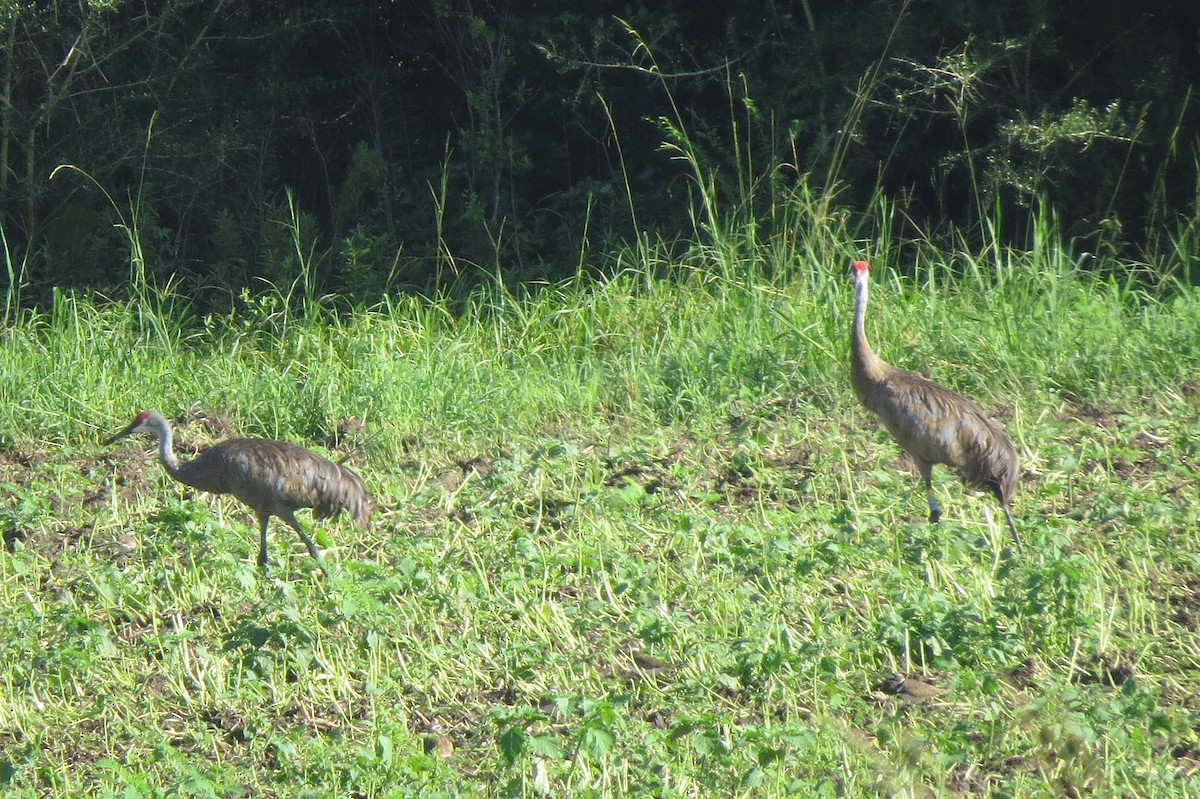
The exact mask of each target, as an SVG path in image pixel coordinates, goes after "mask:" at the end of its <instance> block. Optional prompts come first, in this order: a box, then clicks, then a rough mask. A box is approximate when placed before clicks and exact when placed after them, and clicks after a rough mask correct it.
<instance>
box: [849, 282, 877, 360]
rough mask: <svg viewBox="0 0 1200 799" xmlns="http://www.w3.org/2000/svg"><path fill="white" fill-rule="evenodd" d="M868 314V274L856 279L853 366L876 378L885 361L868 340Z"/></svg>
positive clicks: (851, 338)
mask: <svg viewBox="0 0 1200 799" xmlns="http://www.w3.org/2000/svg"><path fill="white" fill-rule="evenodd" d="M866 315H867V276H866V275H857V276H855V279H854V322H853V324H852V325H851V327H850V362H851V366H852V367H853V368H854V369H855V370H858V371H860V372H861V373H862V374H864V375H865V376H868V377H871V378H874V377H876V376H878V374H879V372H880V371H881V370H882V369H883V368H884V365H883V361H881V360H880V359H879V356H878V355H876V354H875V351H874V350H872V349H871V345H870V343H868V341H867V333H866V330H865V324H864V320H865V319H866Z"/></svg>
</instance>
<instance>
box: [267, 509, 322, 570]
mask: <svg viewBox="0 0 1200 799" xmlns="http://www.w3.org/2000/svg"><path fill="white" fill-rule="evenodd" d="M279 518H281V519H283V520H284V521H285V522H287V523H288V524H289V525H290V526H291V528H292V529H293V530H295V531H296V533H297V534H298V535H299V536H300V540H301V541H303V542H304V546H306V547H308V554H310V555H312V556H313V560H315V561H316V562H317V565H318V566H320V567H321V572H322V573H323V574H324V575H325V576H326V577H328V576H329V570H328V569H326V568H325V561H323V560H321V553H319V552H317V545H316V544H314V543H313V540H312V539H311V538H309V537H308V533H306V532H304V529H303V528H301V527H300V522H298V521H296V514H294V513H289V514H288V515H287V516H280V517H279Z"/></svg>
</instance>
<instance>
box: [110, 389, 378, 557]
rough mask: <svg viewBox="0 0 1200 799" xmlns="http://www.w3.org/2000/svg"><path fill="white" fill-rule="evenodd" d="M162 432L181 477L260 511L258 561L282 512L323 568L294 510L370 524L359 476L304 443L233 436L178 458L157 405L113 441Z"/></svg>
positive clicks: (163, 455)
mask: <svg viewBox="0 0 1200 799" xmlns="http://www.w3.org/2000/svg"><path fill="white" fill-rule="evenodd" d="M142 432H145V433H152V434H154V435H156V436H157V437H158V441H159V458H160V460H161V461H162V464H163V466H164V467H165V468H166V470H167V472H168V473H169V474H170V475H171V476H172V477H174V478H175V479H176V480H178V481H179V482H181V483H185V484H187V485H190V486H192V487H193V488H198V489H200V490H201V491H207V492H209V493H210V494H232V495H233V496H235V497H237V498H238V499H239V500H241V501H242V502H244V503H246V504H247V505H249V506H250V507H251V508H253V509H254V510H255V512H256V513H257V514H258V522H259V533H260V543H259V554H258V565H259V566H262V567H265V566H266V565H267V523H268V522H269V521H270V519H271V517H272V516H278V517H279V518H280V519H282V520H283V521H284V522H286V523H287V524H288V526H290V527H291V528H292V529H293V530H295V531H296V532H297V533H298V534H299V535H300V538H301V540H302V541H304V544H305V546H306V547H308V551H309V553H311V554H312V556H313V557H314V558H315V559H316V561H317V564H318V565H320V566H321V569H322V570H324V568H325V566H324V564H323V563H322V562H321V557H320V555H319V554H318V553H317V548H316V546H315V545H314V544H313V542H312V539H311V538H309V536H308V534H307V533H305V532H304V530H303V529H302V528H301V527H300V524H299V522H297V521H296V515H295V513H296V511H297V510H298V509H300V508H312V511H313V518H314V519H318V520H320V519H328V518H330V517H333V516H336V515H337V514H338V513H341V512H342V511H346V512H347V513H348V514H349V515H350V516H351V517H353V518H354V519H355V521H357V522H358V523H359V524H360V525H362V526H363V527H367V526H369V524H370V519H371V497H370V494H369V493H368V492H367V487H366V485H365V484H364V483H363V480H362V478H361V477H359V476H358V475H357V474H355V473H354V472H352V471H350V470H349V469H347V468H346V467H344V466H339V465H338V464H336V463H334V462H332V461H330V460H328V459H326V458H322V457H321V456H320V455H317V454H316V453H314V452H309V451H308V450H306V449H304V448H303V447H298V446H296V445H295V444H288V443H286V442H284V441H272V440H270V439H265V438H232V439H228V440H226V441H222V442H220V443H219V444H215V445H213V446H212V447H209V448H208V449H207V450H205V451H204V452H203V453H201V454H200V455H198V456H196V457H195V458H193V459H192V460H190V461H187V462H186V463H180V462H179V460H178V458H176V456H175V451H174V446H173V444H172V431H171V425H170V423H169V422H167V420H166V419H165V418H163V417H162V416H161V415H160V414H158V413H155V412H154V411H143V412H142V413H140V414H139V415H138V417H137V418H136V419H134V420H133V423H132V424H130V425H129V427H127V428H125V429H124V430H123V431H121V432H120V433H118V434H117V435H115V436H113V437H112V438H110V439H109V440H108V441H107V442H105V443H107V444H111V443H112V442H114V441H116V440H117V439H119V438H122V437H124V436H127V435H130V434H132V433H142Z"/></svg>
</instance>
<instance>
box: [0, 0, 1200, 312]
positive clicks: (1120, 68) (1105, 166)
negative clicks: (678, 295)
mask: <svg viewBox="0 0 1200 799" xmlns="http://www.w3.org/2000/svg"><path fill="white" fill-rule="evenodd" d="M1198 81H1200V3H1196V2H1195V0H1159V1H1158V2H1155V1H1154V0H1150V1H1149V2H1147V1H1146V0H1141V1H1140V2H1137V3H1134V2H1116V1H1115V0H1107V1H1106V0H1088V1H1087V2H1083V1H1082V0H1063V1H1060V0H998V1H995V2H969V1H968V0H927V1H925V2H921V1H920V0H911V1H910V2H898V1H897V0H838V2H821V0H798V1H796V2H788V1H787V0H777V2H754V3H750V2H712V1H711V0H687V1H686V2H684V0H658V1H657V2H653V3H649V2H635V1H634V0H628V1H627V2H609V1H608V0H576V1H572V2H553V1H552V0H541V1H538V0H403V1H401V2H380V1H378V0H377V1H375V2H341V0H339V1H338V2H329V1H327V0H306V1H303V2H288V3H280V2H263V1H261V0H260V1H257V2H256V1H255V0H248V1H245V2H212V1H211V0H204V1H203V2H201V1H200V0H166V1H165V2H163V1H160V0H142V1H141V2H133V0H95V1H94V2H80V0H65V1H64V2H20V1H19V0H17V1H14V0H0V110H2V115H0V230H2V232H3V234H4V246H5V248H6V250H5V252H6V256H5V262H6V265H7V271H8V275H7V280H8V281H9V285H10V288H11V287H12V286H13V284H14V283H18V284H20V293H21V297H22V298H23V299H24V300H25V301H27V302H38V301H39V299H40V298H44V297H45V296H47V293H48V291H49V289H50V288H51V287H56V286H57V287H86V288H93V289H97V290H100V291H103V292H107V293H112V294H120V293H121V291H122V286H124V285H126V284H127V283H128V281H130V279H131V277H133V278H135V279H140V277H141V276H142V275H144V276H145V278H146V279H148V280H150V281H153V282H157V283H163V282H166V281H168V280H174V281H176V284H177V285H179V286H181V287H182V288H183V289H184V290H186V291H188V292H194V293H195V295H196V296H197V297H201V298H204V297H208V298H210V299H216V298H217V297H220V296H228V295H229V294H236V293H238V292H239V291H241V290H242V289H243V288H245V287H250V288H251V289H253V288H254V287H255V286H261V285H263V283H262V282H261V281H263V280H266V281H270V282H272V283H273V284H275V285H279V284H280V283H284V282H287V281H289V280H293V279H294V277H295V275H296V273H297V270H298V269H300V268H301V265H302V264H307V265H308V267H309V268H310V269H311V274H310V277H311V279H313V280H315V281H317V282H318V283H319V289H320V290H321V291H329V292H337V293H340V294H345V295H348V296H351V297H357V298H361V299H363V300H366V301H371V300H372V299H373V298H377V297H378V296H379V294H380V293H381V292H383V291H388V290H392V291H396V290H415V291H436V290H439V289H445V288H446V287H447V286H448V285H450V284H451V283H452V282H456V283H461V282H462V281H470V280H471V279H472V275H477V276H480V275H483V274H493V273H495V272H496V271H497V270H501V271H502V272H503V274H504V276H505V278H506V279H508V280H516V281H531V280H541V279H556V278H561V277H564V276H569V275H571V274H574V273H575V272H576V271H577V270H578V269H579V268H580V267H581V265H586V266H587V268H599V269H603V268H605V264H604V263H603V256H602V253H604V252H607V251H611V245H612V244H613V243H615V242H622V241H630V240H637V239H638V238H639V237H644V238H646V239H648V240H654V241H658V242H668V243H669V242H678V243H679V245H680V246H687V242H688V241H689V240H694V239H695V237H696V235H697V233H698V232H701V233H702V232H703V231H704V229H705V226H706V225H713V224H717V220H714V219H711V218H706V217H705V209H704V208H703V207H702V204H701V203H699V202H698V200H697V191H696V189H697V185H698V182H697V172H696V170H695V169H693V165H694V164H699V165H700V166H701V167H702V170H703V174H705V175H709V176H711V177H712V185H711V187H710V188H711V190H712V193H713V199H715V203H716V206H717V207H737V208H739V209H740V210H739V213H740V214H741V215H740V217H739V219H742V220H747V219H748V220H749V224H752V225H754V226H755V227H756V228H758V229H759V230H760V232H763V233H767V234H770V233H773V232H777V231H772V230H771V226H772V225H773V224H779V222H778V220H780V219H782V218H784V217H782V216H780V215H779V214H778V213H777V209H776V208H775V207H774V206H775V204H776V203H778V202H786V198H787V196H788V192H789V191H791V190H794V189H795V188H796V187H798V186H805V187H809V188H813V187H815V188H816V190H818V191H819V192H822V193H823V194H824V196H826V197H828V198H831V199H832V200H833V201H834V202H835V203H836V204H837V205H838V206H839V207H842V208H845V209H848V210H849V212H853V209H862V208H866V207H867V206H868V205H869V204H870V203H871V202H872V200H873V199H877V198H880V197H882V198H885V199H886V201H887V202H889V203H892V204H894V207H895V208H896V209H897V210H898V214H897V218H898V219H900V220H902V222H901V223H900V229H898V230H895V231H892V233H893V234H894V235H896V236H898V237H901V238H904V237H911V238H924V239H934V240H936V239H938V238H939V237H944V236H954V237H958V238H957V240H959V241H964V240H965V241H968V242H969V241H971V240H972V239H976V238H981V237H987V236H990V237H994V239H995V240H999V241H1003V242H1005V243H1008V244H1012V245H1014V246H1018V247H1020V246H1023V245H1024V244H1025V240H1026V239H1027V238H1028V237H1029V236H1030V235H1031V234H1030V231H1031V229H1032V227H1031V219H1033V218H1034V217H1035V216H1037V215H1038V214H1042V215H1045V214H1046V213H1047V209H1052V211H1053V215H1054V219H1055V220H1056V224H1057V225H1058V226H1059V228H1060V230H1061V232H1062V233H1063V235H1064V240H1066V241H1070V242H1072V243H1073V244H1074V246H1078V247H1080V248H1081V249H1087V248H1093V249H1095V248H1098V247H1110V248H1115V249H1118V250H1120V251H1121V253H1122V255H1123V256H1124V257H1128V258H1132V259H1145V260H1147V261H1153V259H1154V257H1155V254H1156V253H1157V252H1159V250H1160V248H1161V247H1162V246H1163V241H1162V238H1163V237H1164V236H1166V237H1168V238H1172V240H1173V241H1174V242H1175V244H1176V245H1177V244H1178V237H1179V236H1180V235H1183V234H1181V233H1180V231H1181V230H1183V231H1185V232H1186V229H1187V225H1189V224H1190V223H1189V222H1188V220H1192V219H1194V218H1195V217H1196V199H1197V156H1198V154H1197V150H1196V143H1197V134H1196V131H1197V117H1198V108H1197V99H1196V97H1195V96H1194V93H1195V87H1196V85H1197V82H1198ZM664 143H665V144H666V145H667V146H665V147H664ZM681 143H683V144H686V147H687V148H688V149H689V151H690V152H692V154H693V161H692V162H688V161H686V160H684V159H680V158H678V157H675V156H677V155H678V152H677V151H674V150H673V149H672V147H671V145H681ZM60 165H70V166H71V167H72V168H70V169H66V170H63V169H59V170H57V171H56V167H59V166H60ZM709 211H711V207H710V208H709ZM709 216H711V213H710V214H709ZM1181 220H1182V221H1181ZM131 239H132V240H133V241H135V242H136V244H137V246H136V247H131ZM1169 243H1170V242H1168V244H1169ZM131 263H132V264H133V266H132V267H131ZM10 293H11V291H10Z"/></svg>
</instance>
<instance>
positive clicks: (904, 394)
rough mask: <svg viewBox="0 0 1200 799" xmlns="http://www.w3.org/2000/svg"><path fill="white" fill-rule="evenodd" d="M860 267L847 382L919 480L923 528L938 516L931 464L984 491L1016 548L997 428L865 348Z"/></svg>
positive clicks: (855, 269)
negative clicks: (925, 510)
mask: <svg viewBox="0 0 1200 799" xmlns="http://www.w3.org/2000/svg"><path fill="white" fill-rule="evenodd" d="M868 268H869V267H868V266H867V262H866V261H855V262H854V264H853V265H852V267H851V271H852V273H853V280H854V324H853V327H852V328H851V331H850V381H851V382H852V383H853V384H854V393H855V394H856V395H857V396H858V400H859V402H861V403H862V404H863V405H864V406H865V407H866V408H867V410H869V411H871V412H873V413H874V414H875V415H876V416H878V417H879V418H880V419H881V420H882V421H883V424H884V426H885V427H886V428H887V429H888V431H889V432H891V434H892V435H893V436H895V438H896V441H898V442H899V443H900V446H901V447H902V448H903V449H904V451H905V452H907V453H908V454H909V455H910V456H911V457H912V459H913V460H914V461H916V464H917V469H918V470H919V471H920V472H921V478H922V479H923V480H924V481H925V494H926V497H927V498H928V500H929V521H931V522H937V520H938V519H939V518H940V517H941V515H942V511H941V508H940V507H938V502H937V498H936V497H934V495H933V481H932V475H933V465H934V464H935V463H944V464H946V465H947V466H949V467H950V468H952V469H954V470H955V471H956V472H958V476H959V477H960V478H961V479H962V481H963V483H965V484H966V485H968V486H971V487H974V488H982V489H987V490H988V491H990V492H991V493H992V494H993V495H994V496H995V497H996V499H998V500H1000V508H1001V509H1002V510H1003V511H1004V518H1005V519H1006V520H1007V521H1008V529H1009V531H1010V532H1011V533H1012V537H1013V540H1014V541H1016V542H1017V543H1018V544H1020V543H1021V537H1020V536H1019V535H1017V526H1016V525H1015V524H1013V518H1012V512H1011V511H1010V510H1009V503H1010V502H1011V501H1012V497H1013V494H1014V493H1015V492H1016V490H1017V477H1018V475H1019V473H1018V470H1017V451H1016V449H1015V448H1014V447H1013V443H1012V440H1011V439H1009V437H1008V434H1007V433H1005V432H1004V431H1003V430H1002V429H1000V425H998V424H996V422H995V421H993V420H992V419H990V418H988V416H987V414H985V413H984V412H983V410H982V409H981V408H980V407H979V406H978V405H976V404H975V403H974V402H971V401H970V400H969V399H967V398H966V397H964V396H962V395H961V394H956V393H955V392H953V391H951V390H950V389H947V388H942V387H941V386H939V385H938V384H936V383H934V382H933V381H932V380H929V379H928V378H926V377H925V376H924V375H920V374H917V373H916V372H909V371H907V370H905V369H898V368H896V367H895V366H892V365H891V364H889V363H886V362H885V361H883V359H881V358H880V357H879V356H878V355H876V354H875V352H874V351H873V350H872V349H871V345H870V344H868V343H867V335H866V333H865V332H864V331H863V317H864V316H865V315H866V312H867V272H868Z"/></svg>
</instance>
